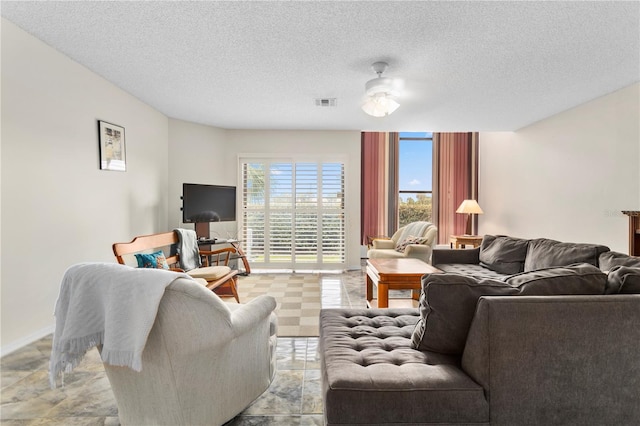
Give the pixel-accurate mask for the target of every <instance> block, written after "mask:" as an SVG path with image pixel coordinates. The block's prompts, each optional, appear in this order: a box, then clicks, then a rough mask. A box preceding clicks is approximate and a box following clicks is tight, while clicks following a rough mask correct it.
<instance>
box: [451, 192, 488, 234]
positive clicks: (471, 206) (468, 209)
mask: <svg viewBox="0 0 640 426" xmlns="http://www.w3.org/2000/svg"><path fill="white" fill-rule="evenodd" d="M456 213H466V214H467V230H466V232H465V235H471V215H472V214H483V213H484V212H483V211H482V209H481V208H480V206H479V205H478V202H477V201H476V200H464V201H463V202H462V204H460V207H458V210H456Z"/></svg>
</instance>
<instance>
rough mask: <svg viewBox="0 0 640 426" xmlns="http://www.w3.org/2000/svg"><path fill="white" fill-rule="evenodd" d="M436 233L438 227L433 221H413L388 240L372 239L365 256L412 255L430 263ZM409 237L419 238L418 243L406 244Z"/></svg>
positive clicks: (398, 256)
mask: <svg viewBox="0 0 640 426" xmlns="http://www.w3.org/2000/svg"><path fill="white" fill-rule="evenodd" d="M437 235H438V228H436V226H435V225H434V224H433V223H431V222H413V223H410V224H408V225H406V226H403V227H402V228H400V229H398V230H397V231H396V232H395V233H394V234H393V235H392V236H391V238H390V239H388V240H385V239H375V240H373V242H372V248H371V249H369V251H368V252H367V257H368V258H370V259H379V258H398V259H401V258H405V257H413V258H416V259H420V260H422V261H423V262H426V263H431V253H432V251H433V248H434V247H435V244H436V236H437ZM410 237H415V238H419V239H420V241H419V243H418V244H416V243H409V244H407V242H409V241H410V240H409V238H410ZM402 246H404V247H402Z"/></svg>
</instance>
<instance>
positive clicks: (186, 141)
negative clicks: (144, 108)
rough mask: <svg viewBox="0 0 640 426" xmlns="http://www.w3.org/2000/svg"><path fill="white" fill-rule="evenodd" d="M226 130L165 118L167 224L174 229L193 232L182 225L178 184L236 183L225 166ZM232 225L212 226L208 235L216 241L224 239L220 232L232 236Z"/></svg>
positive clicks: (180, 188)
mask: <svg viewBox="0 0 640 426" xmlns="http://www.w3.org/2000/svg"><path fill="white" fill-rule="evenodd" d="M226 134H227V131H226V130H224V129H219V128H215V127H210V126H204V125H202V124H195V123H190V122H188V121H182V120H175V119H169V225H170V228H171V229H174V228H189V229H193V224H184V223H182V212H181V211H180V208H181V207H182V201H181V199H180V197H181V196H182V184H183V183H199V184H207V185H230V186H235V185H236V184H237V180H236V175H235V168H233V165H229V164H227V161H226V157H225V154H224V152H225V151H226V150H227V148H228V143H226ZM235 228H236V223H235V222H220V223H212V224H211V226H210V229H211V232H212V234H213V233H217V235H214V236H216V237H218V238H227V237H228V236H227V235H226V232H223V229H224V230H226V229H229V230H230V231H231V232H233V234H234V236H235V233H236V232H235Z"/></svg>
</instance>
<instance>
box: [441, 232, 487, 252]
mask: <svg viewBox="0 0 640 426" xmlns="http://www.w3.org/2000/svg"><path fill="white" fill-rule="evenodd" d="M480 244H482V235H452V236H451V238H450V239H449V245H450V246H451V248H457V249H459V248H466V247H467V245H473V247H474V248H476V247H480Z"/></svg>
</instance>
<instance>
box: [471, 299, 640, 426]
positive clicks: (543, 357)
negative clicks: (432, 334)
mask: <svg viewBox="0 0 640 426" xmlns="http://www.w3.org/2000/svg"><path fill="white" fill-rule="evenodd" d="M639 322H640V295H624V296H618V295H616V296H601V295H598V296H493V297H481V298H480V300H479V301H478V305H477V308H476V313H475V316H474V319H473V322H472V324H471V329H470V331H469V335H468V337H467V342H466V347H465V350H464V353H463V357H462V368H463V369H464V370H465V371H466V372H467V374H469V375H470V376H471V377H472V378H473V379H474V380H475V381H476V382H478V383H479V384H480V385H481V386H483V388H484V389H485V393H486V395H487V398H488V400H489V404H490V412H491V424H494V423H495V424H623V423H625V422H626V420H625V419H627V421H628V419H631V418H634V419H638V418H640V394H638V392H637V389H640V370H639V369H638V368H637V366H638V362H639V361H638V353H640V327H638V326H637V324H638V323H639ZM632 389H633V391H632ZM533 402H535V403H533ZM543 407H544V409H543Z"/></svg>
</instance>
